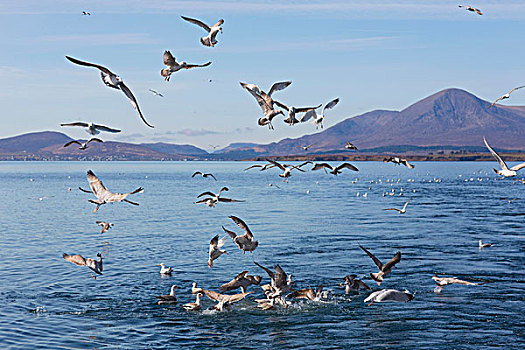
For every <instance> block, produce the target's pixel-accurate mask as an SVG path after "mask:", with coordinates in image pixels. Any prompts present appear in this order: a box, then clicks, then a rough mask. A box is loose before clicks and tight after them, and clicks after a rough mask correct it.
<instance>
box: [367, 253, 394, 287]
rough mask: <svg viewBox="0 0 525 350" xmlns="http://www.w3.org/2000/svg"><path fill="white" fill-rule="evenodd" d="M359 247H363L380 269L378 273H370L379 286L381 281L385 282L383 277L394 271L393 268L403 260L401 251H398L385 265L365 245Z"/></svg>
mask: <svg viewBox="0 0 525 350" xmlns="http://www.w3.org/2000/svg"><path fill="white" fill-rule="evenodd" d="M359 248H361V249H362V250H363V251H364V252H365V253H366V254H367V255H368V256H369V257H370V258H371V259H372V260H373V261H374V263H375V264H376V266H377V268H378V269H379V272H377V273H373V272H371V273H370V277H372V279H373V280H374V281H376V282H377V285H378V286H380V285H381V282H383V277H385V276H386V275H388V274H389V273H390V271H392V268H393V267H394V266H395V265H396V264H397V263H398V262H400V261H401V252H397V253H396V254H395V255H394V257H393V258H392V259H390V260H389V261H388V262H387V263H386V264H384V265H383V263H382V262H381V260H379V259H378V258H376V257H375V256H374V254H372V253H370V252H369V251H368V250H367V249H366V248H365V247H363V246H361V245H360V246H359Z"/></svg>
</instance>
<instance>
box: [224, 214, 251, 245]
mask: <svg viewBox="0 0 525 350" xmlns="http://www.w3.org/2000/svg"><path fill="white" fill-rule="evenodd" d="M229 218H230V219H232V220H233V222H235V224H237V226H239V228H241V229H242V230H243V231H244V232H245V233H244V234H243V235H237V234H236V233H235V232H233V231H230V230H227V229H226V228H224V226H222V229H223V230H224V232H226V233H227V234H228V236H230V238H231V239H232V240H233V243H235V244H237V246H238V247H239V249H241V250H242V253H243V254H244V253H245V252H253V251H254V250H255V249H256V248H257V246H258V245H259V242H258V241H255V240H254V239H253V233H252V231H250V228H249V227H248V225H246V223H245V222H244V221H243V220H242V219H241V218H238V217H236V216H233V215H230V216H229Z"/></svg>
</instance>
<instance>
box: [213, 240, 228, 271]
mask: <svg viewBox="0 0 525 350" xmlns="http://www.w3.org/2000/svg"><path fill="white" fill-rule="evenodd" d="M227 238H228V236H224V237H222V238H221V239H219V235H216V236H215V237H213V238H212V239H211V241H210V250H209V251H208V267H210V268H212V267H213V261H214V260H217V259H218V258H219V257H220V256H221V255H222V254H228V252H227V251H226V250H223V249H221V248H222V246H223V245H224V243H226V239H227Z"/></svg>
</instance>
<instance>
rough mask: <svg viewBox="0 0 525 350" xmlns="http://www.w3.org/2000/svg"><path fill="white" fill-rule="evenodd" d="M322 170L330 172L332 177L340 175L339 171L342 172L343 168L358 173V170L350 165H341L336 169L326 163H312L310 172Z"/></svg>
mask: <svg viewBox="0 0 525 350" xmlns="http://www.w3.org/2000/svg"><path fill="white" fill-rule="evenodd" d="M323 168H325V169H329V170H330V171H329V173H330V174H333V175H338V174H341V173H342V172H341V170H343V169H345V168H346V169H350V170H353V171H359V169H357V168H356V167H355V166H353V165H352V164H350V163H342V164H340V165H338V166H337V167H336V166H333V165H330V164H328V163H314V166H313V168H312V171H315V170H319V169H323Z"/></svg>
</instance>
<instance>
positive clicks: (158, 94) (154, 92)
mask: <svg viewBox="0 0 525 350" xmlns="http://www.w3.org/2000/svg"><path fill="white" fill-rule="evenodd" d="M149 91H150V92H151V93H152V94H153V95H155V96H159V97H164V95H163V94H161V93H160V92H158V91H156V90H153V89H149Z"/></svg>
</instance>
